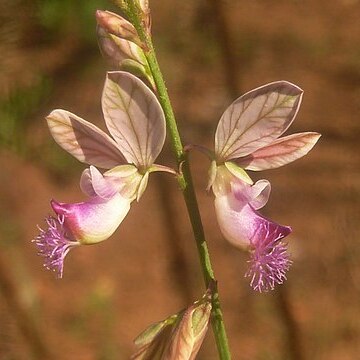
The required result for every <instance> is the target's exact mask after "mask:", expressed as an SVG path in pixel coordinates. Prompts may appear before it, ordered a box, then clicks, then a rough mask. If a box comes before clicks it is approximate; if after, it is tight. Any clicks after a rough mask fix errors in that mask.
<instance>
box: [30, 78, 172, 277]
mask: <svg viewBox="0 0 360 360" xmlns="http://www.w3.org/2000/svg"><path fill="white" fill-rule="evenodd" d="M102 108H103V113H104V117H105V123H106V125H107V128H108V130H109V132H110V134H111V135H112V137H110V136H109V135H107V134H106V133H105V132H103V131H102V130H100V129H99V128H97V127H96V126H95V125H93V124H91V123H89V122H87V121H86V120H83V119H81V118H80V117H78V116H76V115H74V114H72V113H70V112H68V111H65V110H54V111H52V112H51V113H50V115H49V116H47V118H46V120H47V122H48V126H49V129H50V132H51V134H52V136H53V137H54V139H55V141H56V142H57V143H58V144H59V145H60V146H61V147H62V148H63V149H65V150H66V151H68V152H69V153H70V154H71V155H73V156H74V157H75V158H77V159H78V160H80V161H81V162H84V163H87V164H90V167H89V168H88V169H86V170H84V172H83V174H82V176H81V180H80V187H81V189H82V191H83V192H84V193H85V194H86V195H87V196H88V200H86V201H84V202H80V203H75V204H66V203H59V202H56V201H52V202H51V206H52V208H53V210H54V212H55V213H56V217H53V216H49V217H47V218H46V219H45V222H46V224H47V226H48V228H47V230H43V229H40V234H39V235H38V236H37V237H36V238H35V239H34V242H35V243H36V245H37V247H38V249H39V253H40V255H42V256H44V257H45V267H47V268H48V269H51V270H55V271H56V272H57V274H58V276H59V277H62V274H63V262H64V258H65V256H66V254H67V253H68V252H69V250H70V249H71V248H72V247H74V246H76V245H88V244H95V243H98V242H100V241H103V240H105V239H107V238H109V237H110V236H111V235H112V234H113V232H114V231H115V230H116V228H117V227H118V226H119V225H120V223H121V222H122V220H123V219H124V218H125V216H126V215H127V213H128V211H129V209H130V204H131V202H132V201H133V200H135V199H137V200H139V199H140V197H141V196H142V194H143V192H144V191H145V189H146V186H147V182H148V177H149V174H150V173H151V172H154V171H167V172H171V173H174V170H172V169H169V168H167V167H165V166H161V165H156V164H154V161H155V159H156V157H157V156H158V155H159V153H160V151H161V149H162V147H163V144H164V141H165V118H164V113H163V110H162V108H161V106H160V104H159V102H158V100H157V98H156V97H155V95H154V94H153V93H152V92H151V91H150V90H149V89H148V87H147V86H146V85H145V84H143V83H142V82H141V81H140V80H139V79H137V78H136V77H135V76H133V75H131V74H128V73H125V72H121V71H118V72H109V73H108V74H107V78H106V81H105V86H104V91H103V96H102ZM96 166H98V167H100V168H104V169H108V170H107V171H106V172H105V173H103V174H102V173H101V172H100V171H99V170H98V169H97V168H96Z"/></svg>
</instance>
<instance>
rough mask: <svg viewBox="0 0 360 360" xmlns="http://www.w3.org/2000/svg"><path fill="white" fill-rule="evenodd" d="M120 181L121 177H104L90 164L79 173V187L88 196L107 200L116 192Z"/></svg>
mask: <svg viewBox="0 0 360 360" xmlns="http://www.w3.org/2000/svg"><path fill="white" fill-rule="evenodd" d="M125 166H126V165H125ZM120 182H121V179H118V178H116V177H104V176H103V175H102V174H101V172H100V171H99V170H98V169H97V168H96V167H95V166H90V168H89V169H85V170H84V171H83V173H82V175H81V179H80V188H81V190H82V191H83V192H84V193H85V194H86V195H88V196H91V197H94V196H99V197H100V198H102V199H107V200H108V199H111V198H112V197H113V196H114V195H115V194H116V193H117V192H118V190H119V187H120Z"/></svg>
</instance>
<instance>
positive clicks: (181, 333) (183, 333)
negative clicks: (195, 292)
mask: <svg viewBox="0 0 360 360" xmlns="http://www.w3.org/2000/svg"><path fill="white" fill-rule="evenodd" d="M210 314H211V302H210V294H209V292H207V293H206V294H205V295H204V297H203V298H202V299H201V300H199V301H196V302H194V303H193V304H192V305H191V306H189V307H188V308H187V309H185V310H183V311H181V312H179V313H178V314H175V315H172V316H170V317H169V318H167V319H165V320H163V321H161V322H158V323H156V324H154V325H151V326H150V327H149V328H148V329H146V330H145V331H144V332H143V333H142V334H140V335H139V336H138V337H137V339H136V340H135V344H136V345H137V347H138V351H137V352H136V353H135V354H134V355H133V356H132V357H131V359H133V360H134V359H137V360H140V359H141V360H194V359H195V357H196V355H197V353H198V351H199V349H200V346H201V344H202V342H203V340H204V337H205V334H206V331H207V329H208V324H209V319H210Z"/></svg>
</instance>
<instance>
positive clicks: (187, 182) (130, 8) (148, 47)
mask: <svg viewBox="0 0 360 360" xmlns="http://www.w3.org/2000/svg"><path fill="white" fill-rule="evenodd" d="M122 10H123V11H124V12H125V14H126V16H127V17H128V19H129V20H130V22H131V23H132V24H133V25H134V27H135V28H136V30H137V32H138V35H139V38H140V40H141V41H142V42H143V43H144V47H143V48H144V49H145V51H144V53H145V57H146V59H147V61H148V63H149V67H150V70H151V73H152V76H153V78H154V82H155V84H156V90H157V94H158V98H159V102H160V104H161V106H162V108H163V110H164V114H165V120H166V124H167V127H168V131H169V136H170V141H171V146H172V150H173V153H174V155H175V157H176V161H177V164H178V166H180V165H181V170H182V171H181V173H180V174H179V175H178V178H177V180H178V183H179V186H180V189H181V191H182V193H183V197H184V200H185V203H186V207H187V211H188V214H189V218H190V222H191V225H192V229H193V233H194V238H195V241H196V245H197V250H198V255H199V260H200V264H201V269H202V273H203V277H204V281H205V287H206V288H208V287H211V288H212V292H213V296H212V317H211V324H212V328H213V332H214V335H215V341H216V345H217V349H218V353H219V358H220V359H221V360H228V359H231V355H230V350H229V345H228V340H227V335H226V330H225V324H224V320H223V314H222V310H221V304H220V299H219V293H218V289H217V283H216V279H215V275H214V271H213V268H212V265H211V259H210V254H209V249H208V246H207V243H206V239H205V234H204V229H203V225H202V220H201V216H200V212H199V206H198V203H197V199H196V194H195V190H194V186H193V181H192V176H191V170H190V166H189V162H188V158H187V154H186V152H185V150H184V147H183V144H182V142H181V137H180V134H179V130H178V127H177V123H176V119H175V115H174V112H173V109H172V106H171V102H170V98H169V95H168V92H167V89H166V85H165V82H164V79H163V76H162V73H161V70H160V67H159V64H158V61H157V57H156V53H155V50H154V46H153V43H152V39H151V35H150V33H149V31H148V30H147V29H146V27H145V26H144V22H143V21H142V18H141V16H142V11H141V9H140V7H139V5H138V3H137V1H133V0H127V1H126V7H125V9H124V8H122Z"/></svg>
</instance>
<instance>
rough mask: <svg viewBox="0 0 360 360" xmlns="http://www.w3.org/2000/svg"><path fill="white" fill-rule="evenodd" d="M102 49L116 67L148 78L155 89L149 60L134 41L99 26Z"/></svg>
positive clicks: (98, 32) (98, 33) (103, 53)
mask: <svg viewBox="0 0 360 360" xmlns="http://www.w3.org/2000/svg"><path fill="white" fill-rule="evenodd" d="M97 36H98V43H99V47H100V51H101V53H102V55H103V56H104V58H105V59H107V60H108V61H109V63H110V64H111V65H112V66H113V67H114V68H115V69H119V70H123V71H127V72H129V73H131V74H133V75H135V76H137V77H139V78H143V79H146V80H147V81H148V83H149V84H150V85H151V86H152V88H153V89H155V83H154V79H153V77H152V75H151V72H150V69H149V65H148V62H147V60H146V57H145V55H144V52H143V50H142V49H141V48H140V47H139V46H138V45H136V44H135V43H134V42H132V41H129V40H125V39H122V38H120V37H118V36H116V35H114V34H111V33H109V32H108V31H107V30H106V29H105V28H103V27H102V26H100V25H98V26H97Z"/></svg>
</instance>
